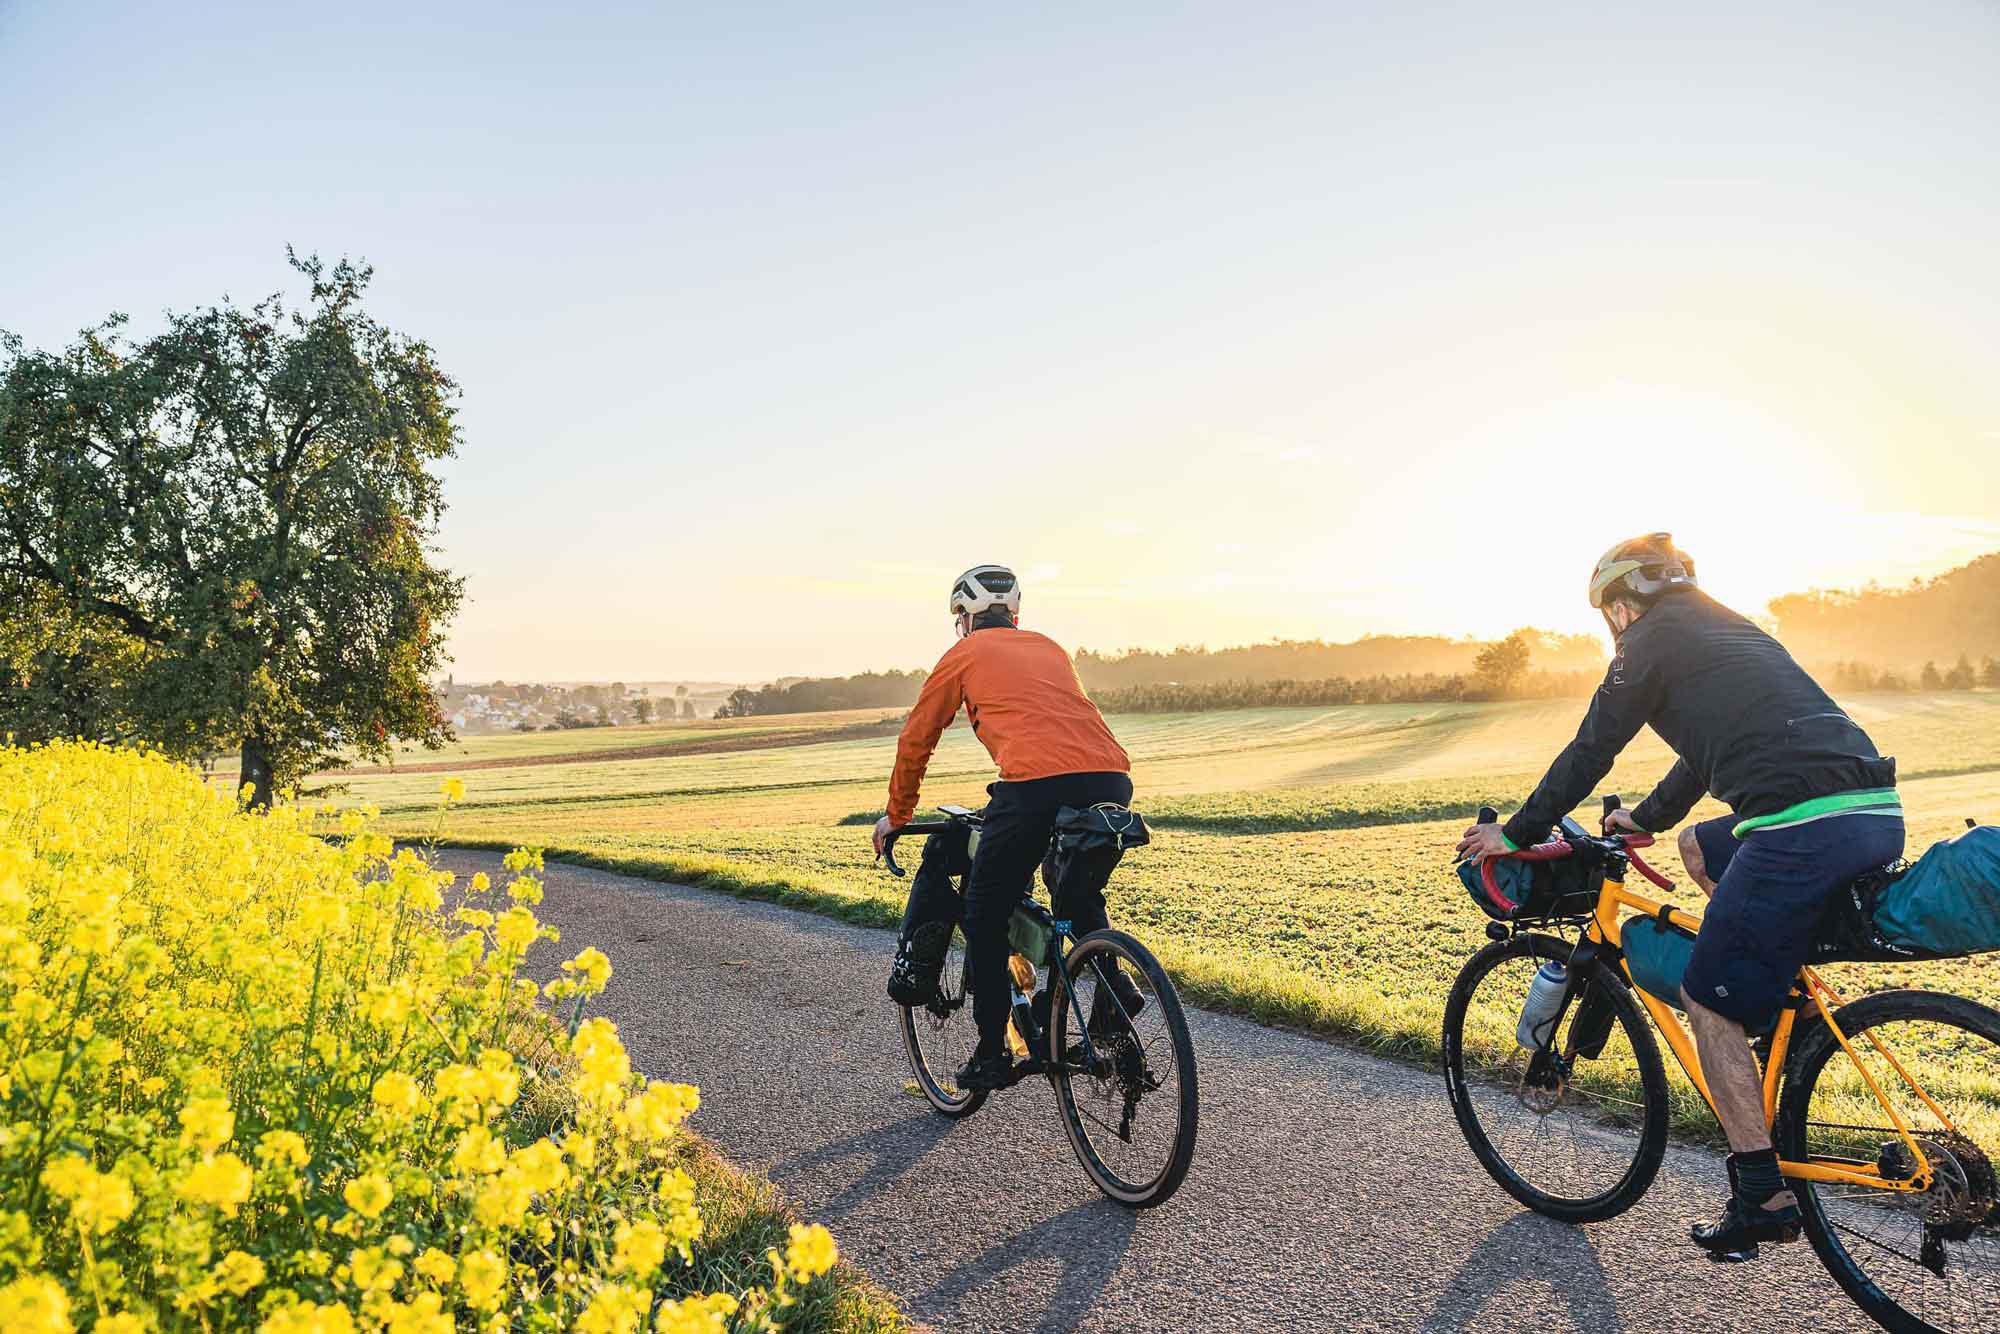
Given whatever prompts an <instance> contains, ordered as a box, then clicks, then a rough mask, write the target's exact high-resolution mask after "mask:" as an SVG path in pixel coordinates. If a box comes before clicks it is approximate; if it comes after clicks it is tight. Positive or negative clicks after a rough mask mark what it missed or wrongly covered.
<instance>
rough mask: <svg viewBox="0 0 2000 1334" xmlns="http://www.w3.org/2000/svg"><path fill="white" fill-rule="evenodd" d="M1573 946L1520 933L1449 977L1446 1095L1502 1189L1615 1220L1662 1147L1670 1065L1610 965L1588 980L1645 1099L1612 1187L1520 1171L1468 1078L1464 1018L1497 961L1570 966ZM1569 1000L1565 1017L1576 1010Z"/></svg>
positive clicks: (1654, 1170)
mask: <svg viewBox="0 0 2000 1334" xmlns="http://www.w3.org/2000/svg"><path fill="white" fill-rule="evenodd" d="M1573 948H1574V947H1573V946H1572V945H1571V944H1570V942H1568V941H1566V940H1559V939H1557V938H1556V937H1554V936H1545V935H1535V934H1525V933H1524V934H1519V935H1515V936H1513V937H1511V938H1509V939H1507V940H1504V941H1495V942H1494V943H1493V944H1490V945H1488V946H1486V947H1485V948H1484V949H1482V950H1480V951H1479V952H1478V953H1477V954H1475V955H1473V956H1472V958H1470V959H1468V960H1467V961H1466V963H1465V966H1464V967H1463V968H1461V969H1460V970H1459V974H1458V977H1457V979H1456V980H1455V981H1454V982H1453V983H1452V987H1451V994H1450V997H1449V999H1448V1000H1447V1002H1446V1004H1445V1012H1444V1033H1443V1050H1442V1062H1441V1064H1442V1066H1443V1070H1444V1077H1445V1090H1446V1093H1447V1095H1448V1096H1449V1098H1450V1099H1451V1109H1452V1114H1453V1116H1455V1117H1456V1118H1457V1120H1458V1128H1459V1130H1460V1132H1461V1133H1462V1134H1464V1136H1465V1140H1466V1143H1467V1144H1468V1145H1469V1146H1471V1149H1472V1152H1473V1156H1474V1157H1476V1158H1478V1159H1479V1163H1480V1165H1481V1166H1482V1167H1484V1168H1485V1169H1486V1173H1487V1175H1488V1176H1490V1177H1492V1178H1493V1180H1494V1181H1495V1182H1496V1183H1498V1185H1499V1186H1500V1188H1501V1189H1502V1190H1504V1191H1506V1192H1507V1193H1508V1194H1509V1195H1511V1196H1513V1197H1514V1198H1515V1199H1516V1200H1519V1201H1520V1202H1521V1203H1522V1204H1524V1205H1526V1206H1527V1207H1528V1208H1530V1209H1533V1210H1534V1211H1535V1212H1536V1213H1538V1214H1544V1215H1546V1216H1547V1217H1550V1218H1555V1219H1560V1220H1561V1221H1563V1222H1565V1223H1594V1222H1598V1221H1600V1220H1602V1219H1606V1218H1615V1217H1617V1216H1618V1215H1619V1214H1622V1213H1624V1212H1625V1211H1626V1210H1627V1209H1630V1208H1631V1207H1632V1206H1633V1205H1634V1204H1636V1203H1637V1202H1638V1200H1639V1197H1640V1196H1642V1195H1644V1194H1645V1193H1646V1191H1647V1189H1648V1188H1649V1187H1650V1186H1651V1185H1652V1184H1653V1178H1654V1176H1655V1175H1657V1174H1658V1172H1659V1170H1660V1163H1661V1161H1662V1160H1663V1159H1664V1158H1665V1157H1666V1152H1667V1110H1668V1104H1667V1071H1666V1066H1665V1064H1664V1063H1663V1062H1662V1061H1661V1059H1660V1048H1659V1044H1658V1043H1657V1042H1656V1041H1655V1040H1654V1038H1653V1029H1652V1025H1651V1023H1650V1022H1649V1021H1648V1018H1647V1015H1646V1012H1645V1011H1644V1010H1643V1009H1642V1008H1640V1006H1639V1003H1638V1002H1637V1001H1635V1000H1634V999H1633V998H1632V994H1631V992H1630V991H1629V990H1628V989H1627V988H1626V986H1625V983H1624V980H1623V978H1621V977H1620V976H1619V975H1618V974H1617V973H1616V972H1614V971H1613V970H1612V968H1611V966H1610V965H1609V964H1606V963H1605V962H1603V961H1602V960H1598V961H1596V962H1595V963H1593V964H1592V965H1591V979H1590V980H1591V984H1592V985H1593V986H1594V987H1595V988H1597V989H1599V990H1600V991H1602V993H1603V994H1604V995H1605V996H1606V998H1607V999H1608V1001H1609V1003H1610V1005H1611V1009H1612V1014H1613V1016H1614V1019H1615V1022H1616V1023H1617V1024H1618V1025H1619V1026H1620V1027H1622V1028H1623V1030H1624V1032H1625V1036H1626V1041H1627V1042H1628V1043H1629V1044H1630V1046H1631V1049H1632V1058H1633V1060H1634V1062H1635V1063H1636V1064H1637V1065H1638V1068H1639V1082H1640V1093H1641V1097H1642V1099H1643V1102H1642V1104H1641V1105H1642V1108H1643V1125H1642V1127H1641V1133H1640V1136H1639V1149H1638V1152H1637V1153H1636V1154H1635V1155H1634V1157H1633V1159H1632V1162H1631V1165H1630V1166H1629V1167H1628V1168H1627V1169H1626V1170H1625V1172H1624V1173H1623V1175H1621V1176H1620V1177H1619V1179H1618V1180H1617V1182H1616V1183H1615V1184H1613V1185H1612V1186H1611V1187H1610V1188H1609V1189H1607V1190H1603V1191H1599V1192H1597V1193H1595V1194H1592V1195H1585V1196H1564V1195H1558V1194H1554V1193H1552V1192H1549V1191H1546V1190H1542V1189H1540V1188H1539V1187H1537V1186H1535V1185H1534V1184H1533V1183H1531V1182H1530V1181H1529V1180H1528V1179H1527V1178H1526V1177H1525V1176H1523V1175H1522V1174H1521V1173H1520V1172H1519V1171H1517V1170H1516V1169H1515V1168H1514V1167H1513V1166H1512V1165H1511V1164H1509V1163H1508V1161H1507V1159H1506V1158H1505V1156H1504V1155H1502V1153H1501V1152H1500V1150H1499V1149H1498V1148H1497V1147H1496V1146H1495V1145H1494V1144H1493V1141H1492V1138H1491V1136H1489V1135H1488V1134H1487V1131H1486V1127H1485V1126H1484V1124H1482V1122H1481V1120H1480V1117H1479V1113H1478V1109H1477V1108H1476V1107H1475V1106H1474V1105H1473V1087H1474V1085H1473V1082H1472V1081H1469V1080H1468V1079H1467V1078H1466V1070H1465V1019H1466V1012H1467V1010H1468V1008H1469V1007H1470V1006H1471V1004H1472V999H1473V995H1474V993H1475V992H1476V991H1477V990H1478V986H1479V983H1480V982H1481V981H1482V980H1484V979H1485V977H1486V976H1487V975H1488V974H1489V973H1491V972H1492V971H1493V969H1494V968H1495V967H1496V966H1498V965H1499V964H1500V963H1502V962H1505V961H1507V960H1510V959H1524V958H1525V959H1543V960H1554V961H1556V962H1558V963H1563V964H1567V963H1568V962H1569V959H1570V955H1571V953H1572V951H1573ZM1575 1009H1576V1002H1574V1001H1572V1002H1571V1005H1570V1011H1569V1013H1568V1014H1566V1015H1565V1016H1564V1019H1565V1020H1567V1019H1569V1018H1570V1017H1571V1016H1572V1015H1573V1014H1574V1012H1575Z"/></svg>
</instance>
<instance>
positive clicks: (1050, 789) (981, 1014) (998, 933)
mask: <svg viewBox="0 0 2000 1334" xmlns="http://www.w3.org/2000/svg"><path fill="white" fill-rule="evenodd" d="M986 792H987V795H988V796H990V797H991V798H992V800H991V801H990V802H988V803H987V806H986V821H985V825H984V827H982V828H981V830H980V832H979V851H978V853H977V854H975V855H974V857H973V859H972V874H971V875H970V876H968V877H967V878H966V885H965V943H966V962H967V963H968V964H970V965H971V968H972V1018H973V1021H974V1022H975V1023H976V1024H978V1026H979V1045H980V1049H981V1052H982V1053H983V1054H989V1055H990V1054H992V1053H993V1052H996V1051H999V1050H1001V1049H1002V1044H1004V1043H1005V1042H1006V1035H1007V1015H1008V1010H1009V1008H1010V1005H1011V1000H1012V991H1011V988H1010V984H1009V981H1008V977H1007V955H1008V953H1009V951H1008V946H1007V923H1008V920H1009V919H1010V918H1012V917H1013V915H1014V905H1015V904H1017V903H1019V902H1020V901H1021V895H1022V893H1023V890H1024V888H1025V887H1026V886H1027V885H1028V883H1029V880H1030V878H1031V877H1032V876H1033V875H1034V873H1035V868H1036V867H1037V866H1040V865H1041V863H1042V857H1043V854H1045V853H1046V852H1047V851H1048V848H1049V835H1050V834H1051V833H1052V832H1053V831H1054V829H1055V823H1056V812H1058V811H1060V810H1061V809H1062V808H1063V807H1065V806H1075V807H1077V808H1079V809H1082V808H1084V807H1088V806H1094V805H1096V804H1097V803H1098V802H1100V801H1112V802H1116V803H1118V804H1119V805H1121V806H1127V805H1130V804H1131V802H1132V776H1131V775H1130V774H1121V773H1083V774H1057V775H1056V776H1055V777H1053V778H1035V779H1030V780H1029V781H1027V782H1024V783H994V784H992V785H991V786H989V787H988V788H987V789H986ZM1077 897H1078V898H1079V899H1080V900H1082V901H1080V902H1075V903H1069V904H1065V905H1062V907H1063V908H1064V909H1065V910H1066V911H1068V912H1069V914H1070V921H1071V924H1072V926H1073V928H1074V930H1075V931H1076V934H1077V935H1079V936H1081V935H1086V934H1088V933H1089V932H1092V931H1101V930H1103V929H1104V928H1105V927H1106V926H1108V925H1110V923H1109V921H1108V920H1107V919H1106V917H1105V912H1104V896H1103V894H1102V893H1101V892H1100V893H1095V894H1082V895H1078V896H1077Z"/></svg>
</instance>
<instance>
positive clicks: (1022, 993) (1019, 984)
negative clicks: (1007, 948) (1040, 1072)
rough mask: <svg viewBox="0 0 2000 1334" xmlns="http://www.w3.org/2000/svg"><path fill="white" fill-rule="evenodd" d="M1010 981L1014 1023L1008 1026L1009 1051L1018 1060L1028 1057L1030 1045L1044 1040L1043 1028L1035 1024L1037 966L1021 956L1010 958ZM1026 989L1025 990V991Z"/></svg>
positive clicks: (1008, 970)
mask: <svg viewBox="0 0 2000 1334" xmlns="http://www.w3.org/2000/svg"><path fill="white" fill-rule="evenodd" d="M1007 972H1008V980H1009V981H1010V982H1012V983H1013V984H1014V986H1013V991H1014V1004H1013V1011H1014V1014H1013V1018H1014V1022H1013V1023H1011V1024H1009V1025H1008V1026H1007V1050H1008V1051H1010V1052H1012V1053H1013V1054H1014V1056H1015V1057H1016V1058H1017V1059H1020V1058H1025V1057H1026V1056H1027V1055H1028V1050H1029V1048H1028V1044H1029V1043H1031V1042H1034V1043H1039V1042H1040V1041H1041V1040H1042V1026H1041V1025H1040V1024H1038V1023H1036V1022H1035V1008H1034V998H1033V997H1031V996H1030V995H1029V994H1028V992H1030V991H1033V990H1034V987H1035V966H1034V965H1033V964H1031V963H1029V962H1028V961H1027V960H1026V959H1025V958H1023V957H1022V956H1021V955H1019V954H1014V955H1010V956H1008V959H1007ZM1024 988H1025V989H1024Z"/></svg>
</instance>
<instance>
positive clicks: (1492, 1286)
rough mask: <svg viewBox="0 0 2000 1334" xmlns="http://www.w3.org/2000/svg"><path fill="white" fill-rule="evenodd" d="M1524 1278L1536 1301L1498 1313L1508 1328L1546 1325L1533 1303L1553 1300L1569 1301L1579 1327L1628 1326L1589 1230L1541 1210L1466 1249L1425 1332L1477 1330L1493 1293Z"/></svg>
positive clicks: (1528, 1298) (1525, 1214) (1530, 1299)
mask: <svg viewBox="0 0 2000 1334" xmlns="http://www.w3.org/2000/svg"><path fill="white" fill-rule="evenodd" d="M1523 1280H1526V1281H1528V1282H1529V1284H1530V1287H1529V1288H1528V1290H1527V1293H1526V1294H1525V1295H1524V1300H1525V1301H1526V1302H1528V1303H1531V1304H1532V1305H1530V1306H1528V1307H1526V1308H1524V1309H1521V1310H1518V1311H1511V1312H1506V1311H1503V1312H1500V1313H1497V1314H1498V1315H1499V1317H1500V1320H1501V1323H1503V1324H1504V1325H1505V1326H1506V1327H1507V1328H1510V1329H1519V1328H1527V1327H1530V1326H1535V1325H1539V1324H1541V1323H1543V1318H1542V1317H1541V1316H1540V1315H1538V1314H1537V1312H1536V1310H1535V1309H1533V1308H1534V1307H1536V1306H1545V1305H1549V1304H1552V1303H1561V1304H1564V1305H1567V1306H1568V1307H1569V1315H1570V1320H1571V1322H1572V1323H1573V1324H1574V1325H1575V1326H1576V1328H1578V1329H1588V1330H1622V1329H1624V1328H1625V1323H1624V1321H1623V1319H1622V1318H1621V1317H1620V1316H1619V1314H1618V1303H1617V1300H1616V1299H1615V1298H1614V1297H1613V1296H1612V1295H1611V1283H1610V1280H1609V1279H1608V1278H1606V1277H1605V1273H1604V1264H1603V1262H1602V1261H1601V1260H1600V1259H1599V1258H1598V1255H1597V1243H1596V1242H1594V1241H1592V1240H1591V1239H1590V1234H1589V1233H1587V1232H1585V1231H1584V1230H1583V1229H1582V1228H1580V1227H1571V1226H1569V1225H1568V1224H1566V1223H1558V1222H1556V1221H1555V1220H1554V1219H1552V1218H1544V1217H1542V1216H1541V1215H1540V1214H1537V1213H1530V1212H1522V1213H1518V1214H1515V1215H1514V1216H1513V1217H1512V1218H1510V1219H1508V1220H1507V1221H1506V1222H1504V1223H1502V1224H1501V1225H1500V1226H1499V1227H1496V1228H1494V1229H1493V1230H1492V1231H1491V1232H1489V1233H1487V1234H1486V1235H1485V1236H1484V1237H1482V1238H1480V1239H1479V1241H1478V1242H1477V1243H1476V1244H1475V1245H1473V1246H1472V1247H1471V1248H1470V1249H1469V1250H1468V1251H1467V1252H1466V1256H1465V1263H1464V1264H1461V1265H1460V1266H1459V1267H1458V1272H1457V1273H1455V1274H1453V1275H1452V1276H1451V1281H1450V1282H1449V1283H1447V1284H1446V1285H1445V1289H1444V1291H1443V1292H1442V1293H1440V1294H1439V1295H1438V1300H1437V1305H1436V1306H1434V1307H1432V1308H1431V1314H1430V1317H1429V1318H1428V1319H1427V1320H1425V1321H1424V1329H1425V1331H1426V1334H1443V1332H1444V1331H1447V1330H1464V1329H1469V1328H1471V1327H1472V1323H1473V1321H1475V1320H1477V1319H1478V1318H1479V1316H1480V1314H1481V1313H1482V1312H1484V1311H1485V1310H1486V1308H1487V1307H1488V1306H1489V1305H1491V1304H1492V1302H1493V1299H1494V1298H1496V1297H1498V1296H1500V1294H1502V1293H1503V1292H1505V1291H1506V1290H1507V1289H1509V1288H1510V1287H1512V1286H1513V1285H1515V1284H1516V1283H1519V1282H1522V1281H1523ZM1545 1293H1546V1295H1545Z"/></svg>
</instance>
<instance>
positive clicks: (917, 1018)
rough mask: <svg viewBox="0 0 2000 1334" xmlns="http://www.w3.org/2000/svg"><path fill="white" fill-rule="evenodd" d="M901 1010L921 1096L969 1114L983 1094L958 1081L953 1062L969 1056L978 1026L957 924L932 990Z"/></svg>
mask: <svg viewBox="0 0 2000 1334" xmlns="http://www.w3.org/2000/svg"><path fill="white" fill-rule="evenodd" d="M898 1008H899V1009H900V1010H901V1014H902V1025H903V1046H904V1048H905V1049H906V1050H908V1052H909V1053H910V1072H911V1074H913V1075H914V1076H915V1077H916V1085H917V1091H918V1092H919V1093H922V1094H923V1095H924V1101H926V1102H928V1103H930V1105H931V1107H932V1108H933V1109H935V1110H936V1111H938V1112H939V1113H941V1114H943V1115H945V1116H949V1117H954V1118H956V1117H961V1116H970V1115H972V1114H973V1113H974V1112H976V1111H978V1110H979V1109H980V1108H981V1107H982V1106H984V1105H985V1103H986V1095H985V1094H984V1093H983V1092H979V1091H977V1090H973V1089H961V1088H960V1087H959V1086H958V1068H959V1066H961V1065H963V1064H964V1063H965V1062H966V1061H967V1060H969V1059H970V1058H971V1056H972V1049H973V1048H974V1047H975V1046H977V1045H978V1042H979V1030H978V1029H976V1028H975V1027H973V1023H972V978H971V970H970V965H969V964H968V963H967V961H966V957H965V936H964V934H963V933H962V932H960V931H959V930H958V929H957V928H956V927H954V928H953V929H952V933H951V947H950V949H949V951H948V952H947V953H946V954H945V960H944V970H943V971H942V972H941V973H939V974H938V988H937V994H936V995H935V996H933V997H932V998H931V1000H930V1003H929V1004H926V1005H904V1006H900V1007H898Z"/></svg>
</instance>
